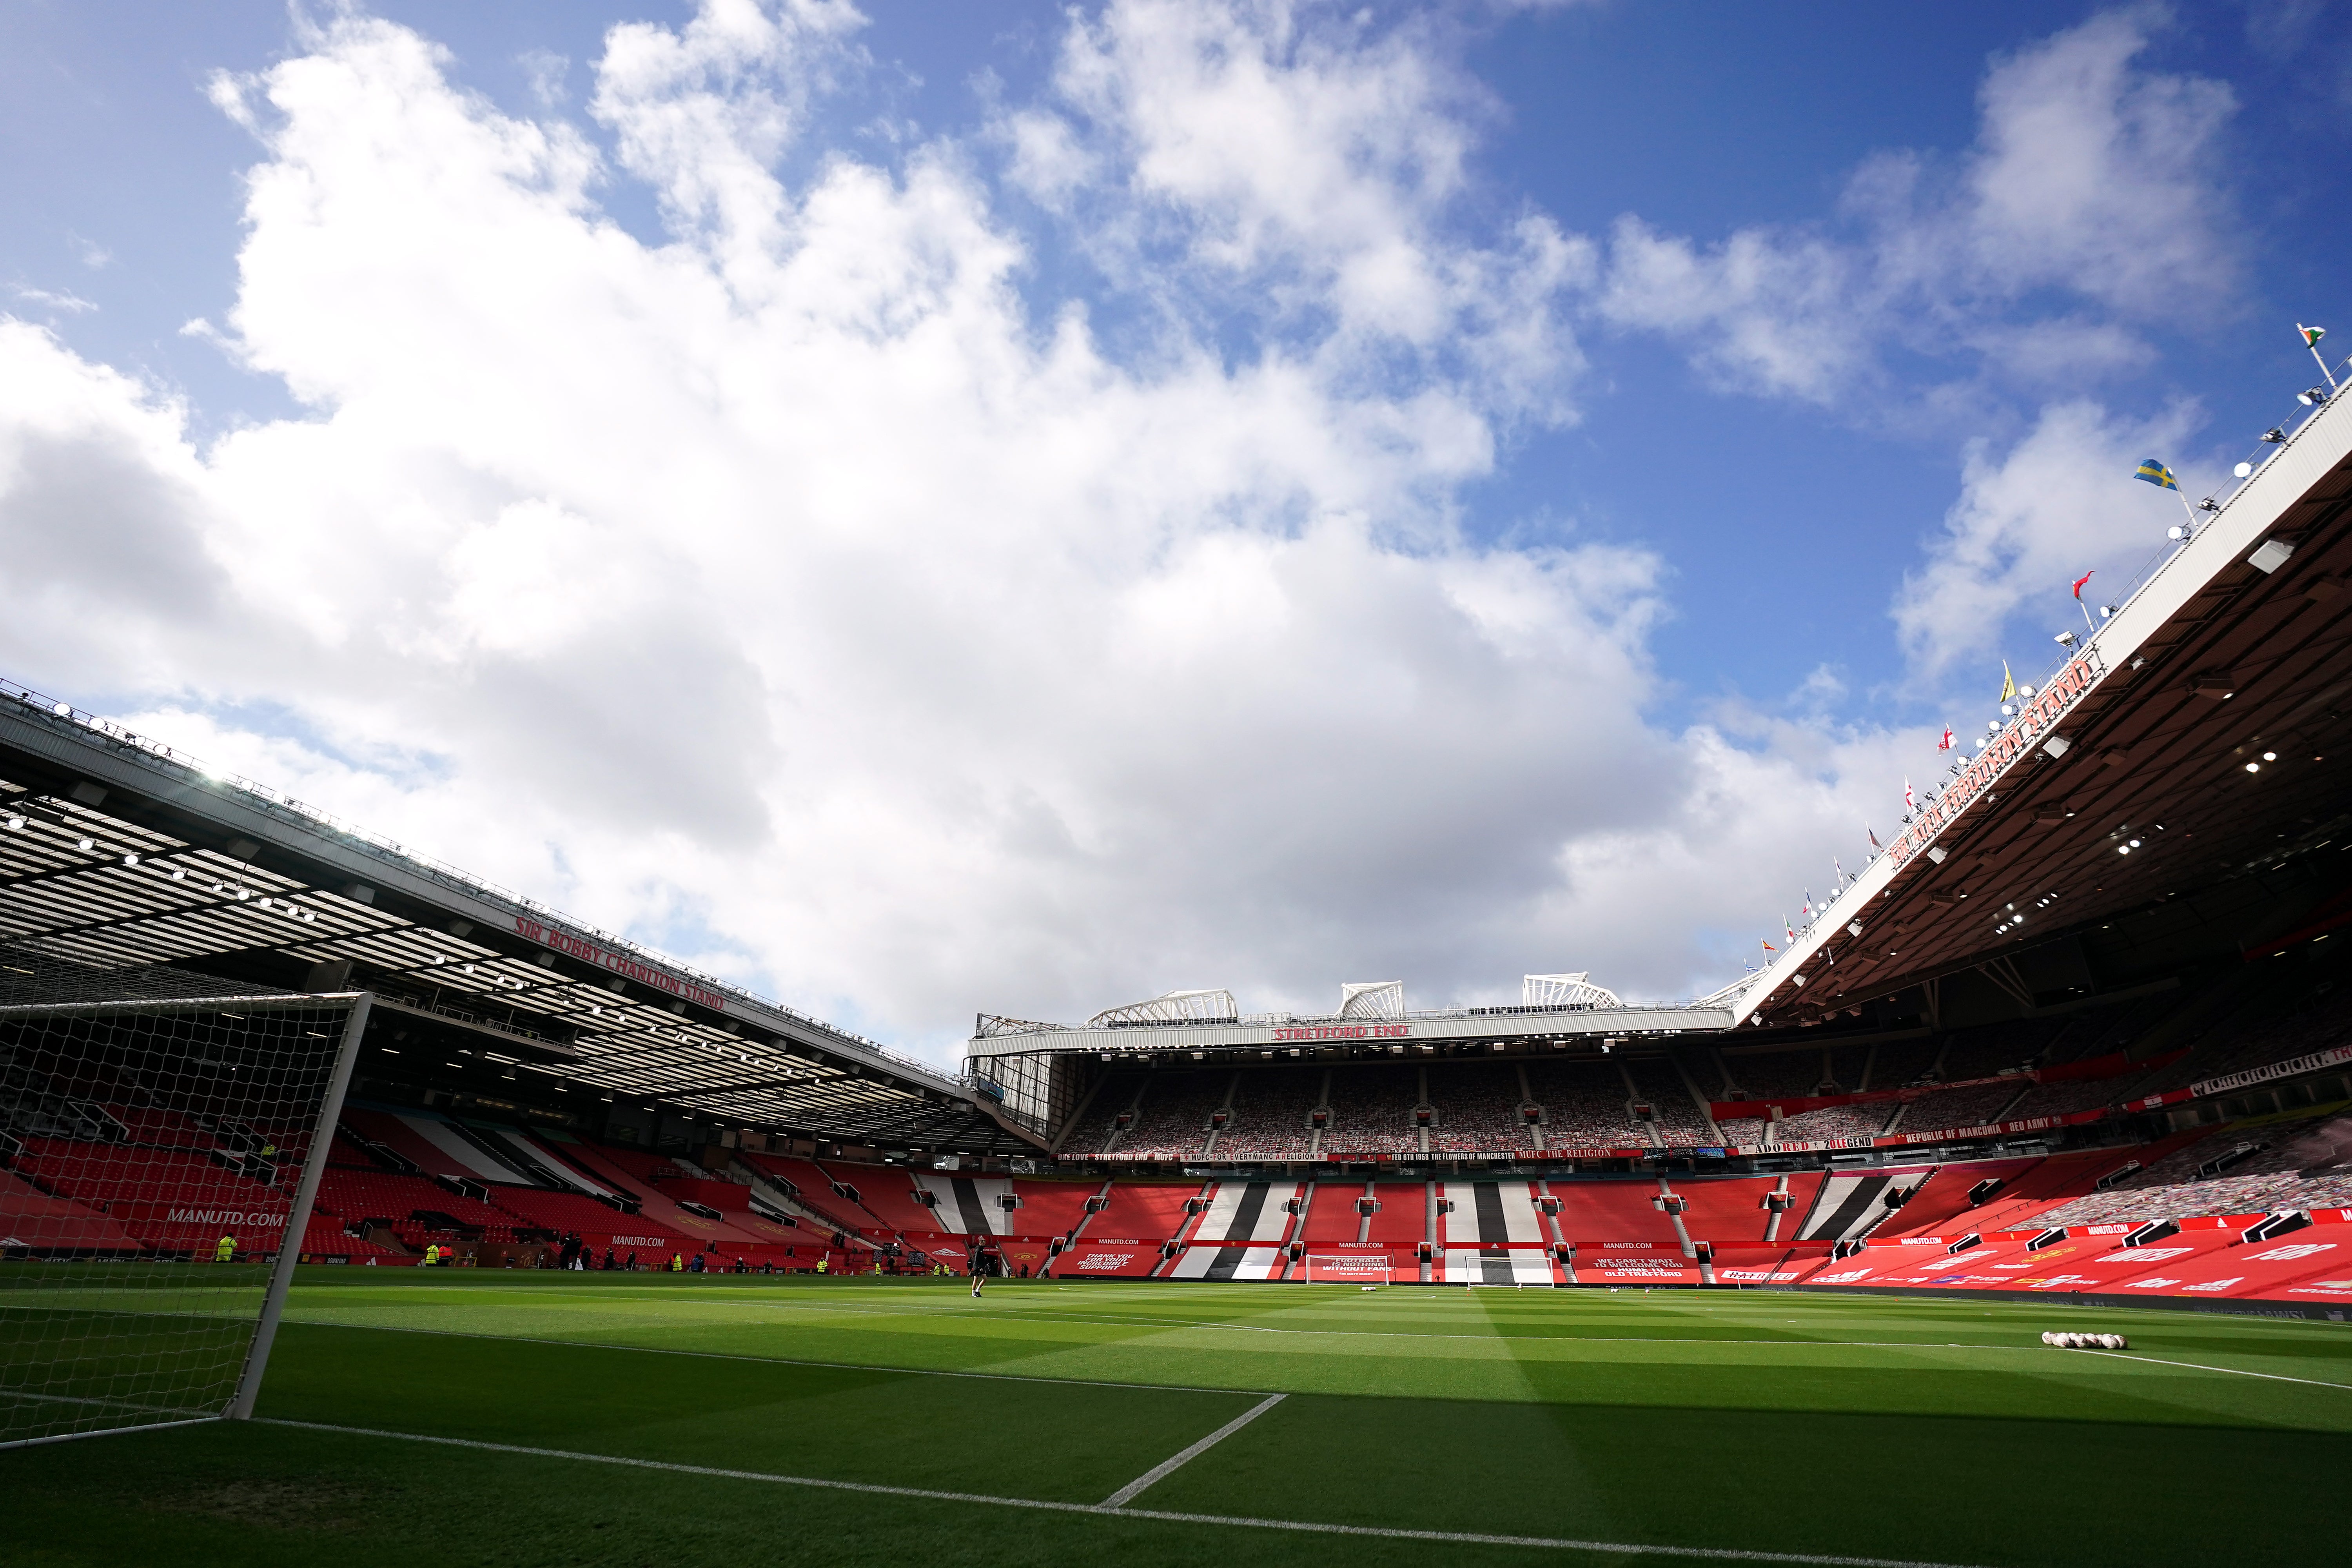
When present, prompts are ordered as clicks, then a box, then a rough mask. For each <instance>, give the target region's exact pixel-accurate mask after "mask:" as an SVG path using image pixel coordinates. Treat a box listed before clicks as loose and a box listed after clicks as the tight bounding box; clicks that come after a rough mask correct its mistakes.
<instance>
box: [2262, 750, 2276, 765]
mask: <svg viewBox="0 0 2352 1568" xmlns="http://www.w3.org/2000/svg"><path fill="white" fill-rule="evenodd" d="M2263 761H2264V762H2266V763H2274V762H2277V761H2278V753H2277V752H2263Z"/></svg>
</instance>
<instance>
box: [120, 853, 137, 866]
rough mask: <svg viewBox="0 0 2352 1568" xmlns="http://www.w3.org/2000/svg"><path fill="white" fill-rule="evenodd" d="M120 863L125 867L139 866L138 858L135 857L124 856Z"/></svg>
mask: <svg viewBox="0 0 2352 1568" xmlns="http://www.w3.org/2000/svg"><path fill="white" fill-rule="evenodd" d="M122 863H123V864H124V865H126V866H136V865H137V864H139V857H138V856H136V855H131V854H126V855H124V856H123V857H122Z"/></svg>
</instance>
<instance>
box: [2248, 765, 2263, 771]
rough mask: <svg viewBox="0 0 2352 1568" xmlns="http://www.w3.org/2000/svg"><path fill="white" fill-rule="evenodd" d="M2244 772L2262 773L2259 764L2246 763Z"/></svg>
mask: <svg viewBox="0 0 2352 1568" xmlns="http://www.w3.org/2000/svg"><path fill="white" fill-rule="evenodd" d="M2246 771H2247V772H2248V773H2261V772H2262V771H2263V764H2262V763H2247V764H2246Z"/></svg>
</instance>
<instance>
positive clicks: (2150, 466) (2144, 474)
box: [2132, 458, 2180, 490]
mask: <svg viewBox="0 0 2352 1568" xmlns="http://www.w3.org/2000/svg"><path fill="white" fill-rule="evenodd" d="M2132 478H2134V479H2146V480H2147V482H2148V483H2149V484H2152V485H2154V486H2155V487H2156V488H2157V489H2162V490H2177V489H2179V488H2180V481H2179V480H2178V479H2174V478H2173V477H2172V470H2171V469H2170V468H2166V467H2165V466H2164V465H2163V464H2162V463H2159V462H2158V461H2157V460H2156V459H2155V458H2142V459H2141V460H2140V465H2139V471H2138V472H2137V473H2136V474H2134V475H2133V476H2132Z"/></svg>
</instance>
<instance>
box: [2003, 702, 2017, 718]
mask: <svg viewBox="0 0 2352 1568" xmlns="http://www.w3.org/2000/svg"><path fill="white" fill-rule="evenodd" d="M2016 711H2017V710H2016V709H2015V708H2013V707H2011V705H2010V704H2008V703H2006V702H2004V703H2002V704H2001V705H2000V716H2001V717H2002V718H2004V719H2007V718H2009V717H2011V715H2013V714H2014V713H2016Z"/></svg>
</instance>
